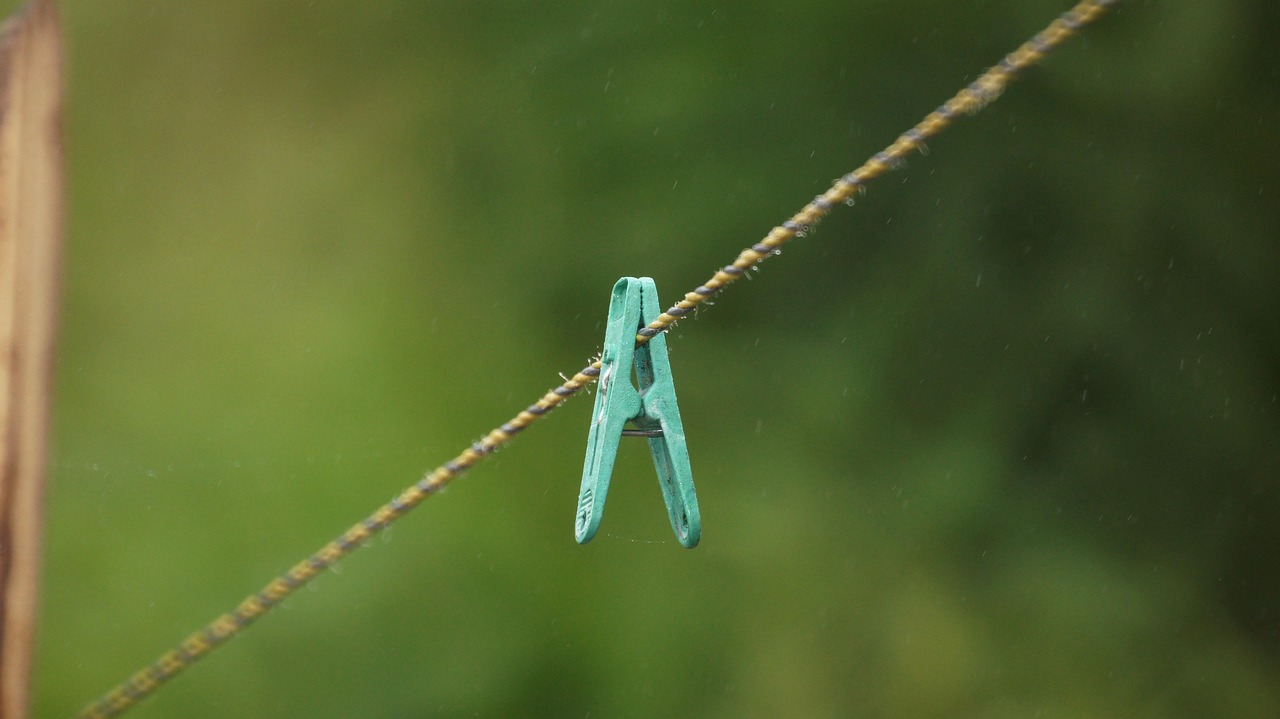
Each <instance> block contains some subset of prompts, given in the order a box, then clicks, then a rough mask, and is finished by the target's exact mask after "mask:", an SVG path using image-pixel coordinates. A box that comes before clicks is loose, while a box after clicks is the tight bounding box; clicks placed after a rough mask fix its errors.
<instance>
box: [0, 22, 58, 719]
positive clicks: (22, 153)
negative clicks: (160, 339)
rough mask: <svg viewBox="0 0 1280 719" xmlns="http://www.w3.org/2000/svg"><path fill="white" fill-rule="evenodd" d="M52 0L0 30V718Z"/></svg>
mask: <svg viewBox="0 0 1280 719" xmlns="http://www.w3.org/2000/svg"><path fill="white" fill-rule="evenodd" d="M61 99H62V50H61V40H60V37H59V30H58V14H57V9H56V8H55V7H54V2H53V0H34V1H33V2H31V3H30V4H28V5H27V6H25V7H24V8H22V9H21V10H19V11H18V12H17V14H15V15H14V16H13V17H12V18H11V19H9V20H8V21H7V22H6V23H5V25H4V27H3V29H0V719H25V718H26V717H27V716H28V714H29V699H28V697H29V694H30V680H31V662H32V648H33V642H34V638H35V618H36V598H37V592H36V588H37V585H38V580H39V564H40V561H39V560H40V525H41V519H40V518H41V506H42V499H43V494H44V492H43V484H44V469H45V452H46V445H47V442H46V435H47V426H48V420H49V395H50V391H49V390H50V374H51V366H52V360H53V339H54V325H55V320H56V306H57V286H58V283H57V265H58V255H59V245H60V239H61V234H62V163H61V159H62V158H61V155H62V137H61V120H60V112H61Z"/></svg>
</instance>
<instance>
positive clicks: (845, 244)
mask: <svg viewBox="0 0 1280 719" xmlns="http://www.w3.org/2000/svg"><path fill="white" fill-rule="evenodd" d="M9 6H12V3H10V4H9ZM1067 6H1068V3H1066V2H1061V1H1059V0H1053V1H1050V0H962V1H961V2H942V1H940V0H922V1H920V2H902V1H900V0H874V1H873V0H860V1H859V2H854V3H820V2H772V3H768V2H753V3H726V2H715V3H711V2H662V3H623V2H603V1H598V2H588V3H580V4H579V3H563V2H554V3H524V2H522V3H515V2H511V3H495V2H485V3H462V2H451V3H450V2H408V1H402V2H380V3H370V4H363V3H338V2H327V1H324V0H320V1H316V2H283V3H262V2H242V1H236V2H228V1H224V2H217V3H211V2H205V3H190V2H172V1H169V0H141V1H139V2H129V3H119V2H114V3H113V2H100V1H97V0H95V1H93V2H89V1H86V0H68V1H67V2H65V3H64V4H63V14H64V19H65V22H66V25H67V30H68V41H69V53H70V54H69V81H70V98H69V103H70V104H69V107H68V116H67V150H68V152H67V156H68V160H69V162H70V188H69V191H70V199H71V204H70V206H71V214H70V218H69V237H68V241H67V250H66V256H65V260H66V262H65V267H64V277H65V293H64V304H63V312H62V327H61V341H60V350H59V363H58V367H57V404H56V417H55V426H54V430H55V447H54V454H53V460H52V469H53V471H52V476H51V478H50V487H49V493H48V523H47V533H46V541H45V574H44V587H43V597H42V615H41V627H40V644H39V657H38V666H37V672H38V677H37V686H36V700H37V708H38V715H39V716H41V717H61V716H66V715H68V714H69V713H71V712H73V711H74V710H75V709H76V708H77V707H78V706H80V705H81V704H82V703H83V702H85V701H87V700H89V699H91V698H92V697H94V696H96V695H97V694H98V693H100V692H101V691H103V690H105V689H107V688H108V687H109V686H111V685H112V684H113V683H115V682H116V681H118V680H120V679H122V678H123V677H124V676H125V675H126V674H128V673H129V672H131V671H133V670H134V669H136V668H138V667H139V666H141V665H142V664H144V663H147V662H150V661H151V660H153V659H154V658H155V657H156V656H157V655H158V654H159V653H160V652H162V651H164V650H166V649H168V648H170V647H171V646H172V645H173V644H175V643H176V642H177V641H178V640H180V639H181V638H183V637H184V636H185V635H186V634H187V633H188V632H190V631H192V630H194V629H196V628H197V627H199V626H200V625H202V624H203V623H205V622H207V621H209V620H210V619H212V618H213V617H214V616H216V615H217V614H218V613H220V612H222V611H225V610H227V609H229V608H230V607H231V606H233V605H234V604H235V603H236V602H238V601H239V600H240V599H241V598H242V597H243V596H245V595H247V594H248V593H250V592H253V591H256V590H257V589H258V588H259V587H261V586H262V585H263V584H264V583H265V582H267V581H268V580H269V579H271V578H272V577H273V576H274V575H275V574H276V573H277V572H279V571H281V570H283V569H285V568H286V567H288V566H289V565H290V564H292V563H293V562H294V561H296V560H298V559H301V558H302V557H303V556H305V555H306V554H307V553H309V552H311V551H313V550H314V549H316V548H317V547H319V546H320V545H321V544H322V543H324V542H325V541H327V540H329V539H331V538H333V537H334V536H336V535H337V534H338V533H339V532H341V531H342V530H344V529H345V528H346V527H347V526H349V525H351V524H352V523H354V522H356V521H358V520H359V519H361V518H362V517H363V516H364V515H365V514H366V513H367V512H368V511H370V510H372V509H373V508H375V507H376V506H378V505H379V504H381V503H382V502H384V501H386V500H387V499H389V498H390V497H391V496H393V495H394V494H395V493H397V492H398V491H399V490H401V489H402V488H403V487H405V486H407V485H409V484H411V483H412V482H414V481H415V480H416V479H417V478H418V477H419V476H420V475H421V473H422V472H423V471H424V470H427V469H429V468H431V467H433V466H435V465H437V464H439V463H440V462H442V461H444V460H446V459H448V458H450V457H452V456H453V455H454V454H456V453H457V452H458V451H459V450H460V449H461V448H463V447H465V446H466V445H467V444H468V443H469V442H470V441H472V440H474V439H476V438H478V437H479V436H481V435H483V434H484V433H486V432H487V431H488V430H489V429H490V428H492V427H493V426H495V425H497V424H499V423H501V422H502V421H504V420H506V419H507V418H508V417H509V416H510V415H511V414H512V413H513V412H514V411H516V410H517V409H518V408H521V407H523V406H525V405H527V404H528V403H530V402H531V401H533V400H534V399H535V398H536V397H537V396H539V395H540V394H541V393H542V392H544V391H545V390H546V389H547V388H549V387H550V386H553V385H554V384H556V383H558V381H559V380H558V378H557V373H558V372H572V371H574V370H577V369H578V368H580V367H581V366H582V365H583V364H584V363H585V362H586V361H587V359H588V358H589V357H590V356H591V355H592V354H593V353H595V352H597V351H598V349H599V346H600V341H601V338H602V335H603V326H602V325H603V320H604V315H605V310H606V307H607V304H608V294H609V289H610V287H611V286H612V284H613V282H614V281H615V280H616V279H617V278H618V277H619V276H622V275H650V276H652V277H654V278H655V279H656V281H657V283H658V288H659V291H660V293H661V295H662V297H663V299H664V300H671V299H672V298H675V297H676V296H677V295H678V294H679V293H682V292H685V291H687V290H688V289H691V288H692V287H693V286H696V285H697V284H699V283H700V282H702V281H703V280H704V279H705V278H706V277H707V276H708V275H709V274H710V273H711V272H712V271H713V270H714V269H715V267H717V266H718V265H721V264H723V263H725V262H727V261H729V260H730V259H731V258H732V257H733V256H734V255H735V254H736V252H737V251H738V250H739V249H740V248H742V247H744V246H746V245H749V244H751V243H753V242H755V241H756V240H757V239H759V238H760V237H761V236H762V235H763V234H764V233H765V232H766V231H767V230H768V229H769V228H770V227H772V226H773V225H774V224H777V223H778V222H781V221H782V220H783V219H784V218H785V217H787V216H788V215H790V214H791V213H792V212H794V211H795V210H796V209H798V208H799V207H800V206H801V205H803V204H804V202H806V201H807V200H808V199H809V198H811V197H812V196H813V195H814V194H816V193H817V192H819V191H821V190H822V189H823V188H825V187H826V186H827V185H828V183H829V182H830V181H831V180H832V178H835V177H837V176H839V175H841V174H843V173H845V172H847V171H849V170H851V169H853V168H854V167H855V166H857V165H858V164H860V163H861V162H862V160H863V159H865V158H866V157H867V156H869V155H870V154H872V153H874V152H876V151H877V150H879V149H881V148H882V147H883V146H884V145H885V144H887V143H888V142H889V141H891V140H892V139H893V138H894V137H895V136H896V135H897V134H898V133H899V132H901V131H902V130H904V129H906V128H907V127H909V126H911V125H912V124H914V123H915V122H916V121H917V120H918V119H919V118H920V117H922V116H923V115H924V114H925V113H926V112H928V111H929V110H931V109H932V108H933V107H935V106H936V105H938V104H939V103H941V102H942V101H943V100H945V99H946V98H947V97H949V96H950V95H951V94H952V93H953V92H954V91H955V89H957V88H958V87H960V86H961V85H962V84H963V83H965V82H967V81H968V80H970V79H972V78H973V77H974V76H975V74H976V73H977V72H979V71H981V70H982V69H983V68H985V67H986V66H989V65H990V64H992V63H994V62H995V61H996V60H998V59H999V58H1000V57H1001V56H1002V55H1003V54H1004V53H1005V52H1007V51H1009V50H1011V49H1013V47H1015V46H1016V45H1017V44H1018V43H1020V42H1022V41H1023V40H1024V39H1025V38H1026V37H1028V36H1029V35H1030V34H1031V33H1033V32H1035V31H1036V30H1038V29H1039V28H1040V27H1042V26H1043V25H1044V24H1045V23H1047V22H1048V20H1049V19H1050V18H1052V17H1053V16H1055V15H1056V14H1057V13H1059V12H1061V11H1063V10H1065V9H1066V8H1067ZM1276 8H1277V5H1276V3H1274V2H1273V1H1272V0H1252V1H1247V2H1246V1H1238V2H1213V3H1210V2H1202V3H1187V2H1140V1H1138V0H1132V1H1130V2H1126V3H1124V4H1122V5H1121V7H1120V8H1119V10H1118V11H1117V12H1115V13H1114V14H1113V15H1112V16H1111V17H1108V18H1107V19H1106V20H1105V21H1103V22H1102V24H1101V25H1099V26H1098V27H1096V28H1095V29H1093V30H1090V31H1089V32H1088V33H1087V35H1086V36H1085V37H1083V38H1080V39H1077V40H1075V41H1073V42H1071V43H1070V44H1068V45H1067V46H1065V47H1064V48H1062V49H1061V51H1060V52H1059V53H1057V54H1056V55H1054V56H1053V57H1052V58H1051V59H1050V60H1049V61H1048V62H1047V63H1046V64H1045V65H1044V66H1043V67H1041V68H1038V69H1035V70H1033V71H1031V72H1029V73H1028V74H1027V76H1026V77H1025V78H1023V79H1022V80H1021V81H1019V82H1018V83H1017V84H1015V85H1014V86H1013V87H1012V88H1011V89H1010V90H1009V91H1008V92H1007V93H1006V95H1005V97H1003V98H1002V99H1001V100H1000V101H999V102H998V103H996V104H995V105H993V106H992V107H990V108H988V110H987V111H986V112H984V113H983V114H982V115H980V116H979V117H977V118H973V119H967V120H964V121H962V122H961V123H960V124H959V125H958V126H957V127H955V128H954V129H953V130H952V131H949V132H948V133H947V134H945V135H944V136H942V137H941V138H939V139H937V140H935V141H934V142H932V143H931V147H930V149H931V152H930V154H929V155H928V156H927V157H926V156H920V157H917V158H915V159H913V160H912V162H911V163H910V166H909V167H908V168H906V169H905V170H903V171H901V172H897V173H894V174H892V175H890V176H888V177H886V178H884V179H883V180H882V181H880V182H877V183H876V184H875V185H873V186H872V187H871V189H870V192H869V193H868V194H867V195H866V197H865V198H864V199H862V200H860V201H859V203H858V205H857V206H856V207H855V208H852V209H846V208H841V210H840V211H839V212H837V213H836V215H835V216H833V217H832V218H830V219H829V220H828V221H827V222H825V223H823V224H822V225H821V226H820V227H819V228H818V230H817V231H816V232H815V233H813V234H811V235H810V236H809V237H806V238H804V239H801V240H798V241H796V242H794V243H792V244H791V245H789V246H788V247H787V249H786V250H785V253H784V255H783V256H782V257H779V258H776V259H772V260H770V261H769V262H767V263H765V265H764V266H763V267H762V268H761V270H760V272H758V273H756V274H754V275H753V276H752V281H750V282H746V281H744V282H742V283H740V285H739V286H735V287H734V288H732V290H731V291H729V292H727V293H725V294H724V295H722V296H721V297H720V298H718V299H717V301H716V303H715V306H714V307H710V308H708V309H706V310H704V311H702V312H700V313H699V315H698V316H697V317H696V318H692V319H690V320H688V321H686V322H683V323H681V324H680V325H679V326H678V327H677V328H676V329H675V330H674V331H673V332H672V334H671V335H670V340H669V344H670V347H671V351H672V361H673V364H674V367H675V374H676V385H677V388H678V390H679V392H680V400H681V403H682V410H683V414H684V422H685V426H686V428H687V430H688V433H689V438H690V443H691V444H690V450H691V454H692V456H693V461H694V470H695V475H696V477H697V480H698V490H699V499H700V502H701V506H702V513H703V518H704V535H703V543H702V546H700V547H699V548H697V549H696V550H694V551H685V550H682V549H681V548H680V547H679V546H678V545H677V544H676V543H675V542H674V541H673V538H672V537H671V533H670V528H669V527H668V525H667V520H666V515H665V511H664V510H663V508H662V505H661V499H660V497H661V495H660V493H659V491H658V488H657V486H656V482H655V480H654V478H653V470H652V467H651V464H650V462H649V460H648V458H647V453H646V451H645V450H644V449H643V446H642V445H639V444H635V445H629V446H628V447H627V448H626V449H625V451H624V452H623V453H622V456H621V458H620V461H619V468H618V471H617V473H616V474H615V478H614V483H613V491H612V496H611V499H610V501H609V511H608V514H607V516H606V517H605V521H604V524H603V526H602V528H601V535H600V536H598V537H597V539H596V540H595V541H594V542H592V543H591V544H590V545H588V546H586V547H579V546H577V545H576V544H575V543H574V542H573V531H572V525H573V514H574V506H575V501H576V494H577V487H578V482H579V477H580V473H581V462H582V452H583V449H584V446H585V438H586V432H587V415H588V414H589V408H590V402H591V399H590V398H589V397H579V398H575V399H574V400H572V401H571V402H569V403H568V404H567V405H566V406H565V407H563V408H562V409H560V410H558V411H556V412H555V413H553V414H552V415H551V416H550V417H548V418H547V420H546V421H545V422H542V423H539V424H538V425H537V426H536V427H535V428H533V429H530V430H529V431H528V432H527V433H526V434H525V435H523V436H522V437H520V438H519V440H518V441H516V442H515V443H514V444H513V445H512V446H511V447H510V448H508V449H505V450H503V451H502V452H500V453H499V454H497V455H496V456H494V457H492V458H490V459H489V460H488V461H486V462H484V463H483V464H482V465H480V466H478V467H477V468H476V469H475V470H474V471H472V472H471V473H469V474H468V475H466V476H465V477H464V478H462V479H460V480H459V481H457V482H456V483H455V484H453V485H452V486H450V488H449V490H448V491H447V492H446V493H444V494H443V495H442V496H439V497H436V498H433V499H430V500H429V501H428V502H426V503H425V504H424V505H423V506H422V507H420V508H419V509H418V510H417V511H415V512H414V513H413V514H411V515H409V516H408V517H407V518H405V519H404V520H403V521H402V522H401V523H400V524H398V525H396V526H395V527H394V528H393V529H391V530H390V531H389V532H388V534H387V536H386V537H385V538H384V539H378V540H376V541H375V542H373V543H372V545H371V546H370V548H368V549H364V550H361V551H360V552H359V553H357V554H356V555H355V556H354V557H352V558H351V559H349V560H348V561H347V562H345V563H343V564H342V565H341V566H340V568H339V571H338V572H336V573H333V574H327V575H325V576H323V577H321V578H320V579H318V580H317V581H316V582H315V583H314V584H313V585H312V586H310V587H309V588H308V589H306V590H304V591H302V592H300V593H299V594H298V595H296V596H295V597H294V598H292V599H291V600H289V602H288V603H287V604H286V605H285V606H284V608H283V609H280V610H278V611H277V612H275V613H273V614H271V615H269V616H268V617H266V618H264V619H263V620H261V621H260V622H259V623H258V624H256V625H255V626H254V627H253V628H252V630H250V631H249V632H247V633H246V634H245V635H244V636H243V637H240V638H237V639H235V640H234V641H232V642H230V643H229V644H228V645H227V646H226V647H224V648H223V649H221V650H219V651H218V652H216V653H215V654H213V655H212V656H210V657H209V658H208V659H207V660H205V661H204V662H203V663H201V664H200V665H198V666H197V667H196V668H194V669H192V670H190V671H189V672H187V673H186V674H184V675H183V676H182V677H180V678H179V679H177V680H175V681H174V682H172V683H171V684H170V685H168V686H167V687H165V688H164V689H163V690H162V691H161V692H160V693H159V694H157V695H156V696H155V697H154V698H152V699H150V700H148V701H147V703H146V704H144V705H143V706H142V707H140V708H138V709H137V710H136V712H135V713H134V714H133V716H136V717H139V719H141V718H143V717H173V716H183V717H244V716H250V717H266V716H308V717H352V716H361V717H418V716H423V717H426V716H430V717H463V716H466V717H473V716H474V717H507V716H545V717H571V716H576V717H586V716H590V717H652V716H668V715H685V716H699V717H742V716H759V717H775V716H807V717H846V716H863V717H904V718H905V717H913V718H920V717H925V718H928V717H960V716H964V717H991V718H997V717H1030V716H1046V717H1049V716H1052V717H1203V716H1215V717H1259V716H1275V715H1277V713H1280V637H1278V635H1277V632H1278V631H1280V573H1278V572H1277V570H1276V560H1277V556H1280V555H1278V554H1277V552H1280V482H1278V481H1277V480H1278V479H1280V427H1278V416H1277V413H1278V411H1280V407H1278V405H1277V394H1278V393H1280V305H1278V304H1277V301H1278V300H1280V291H1278V290H1280V281H1278V280H1277V276H1278V273H1280V244H1278V239H1280V211H1278V210H1277V200H1276V192H1277V189H1278V186H1277V179H1278V177H1277V171H1276V169H1275V167H1276V162H1277V159H1278V158H1280V152H1277V145H1278V143H1277V140H1276V133H1277V130H1278V127H1277V125H1278V122H1280V52H1278V51H1277V50H1276V45H1275V42H1274V35H1275V32H1276V30H1277V27H1278V26H1280V11H1278V10H1277V9H1276Z"/></svg>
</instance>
